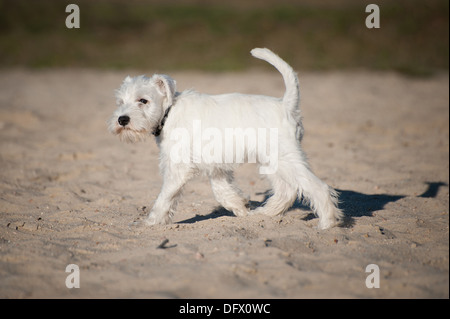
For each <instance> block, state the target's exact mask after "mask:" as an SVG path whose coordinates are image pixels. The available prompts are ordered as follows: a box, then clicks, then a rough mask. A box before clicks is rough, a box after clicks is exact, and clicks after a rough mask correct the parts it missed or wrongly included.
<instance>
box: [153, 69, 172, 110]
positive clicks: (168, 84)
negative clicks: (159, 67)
mask: <svg viewBox="0 0 450 319" xmlns="http://www.w3.org/2000/svg"><path fill="white" fill-rule="evenodd" d="M153 79H154V83H155V85H156V89H157V90H158V91H159V93H161V95H163V96H165V97H166V99H167V105H166V107H168V106H171V105H172V103H173V97H174V96H175V92H176V82H175V80H174V79H172V78H171V77H170V76H168V75H163V74H155V75H154V76H153Z"/></svg>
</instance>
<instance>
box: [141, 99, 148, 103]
mask: <svg viewBox="0 0 450 319" xmlns="http://www.w3.org/2000/svg"><path fill="white" fill-rule="evenodd" d="M139 102H140V103H142V104H147V103H148V101H147V100H146V99H140V100H139Z"/></svg>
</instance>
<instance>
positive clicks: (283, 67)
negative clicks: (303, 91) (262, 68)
mask: <svg viewBox="0 0 450 319" xmlns="http://www.w3.org/2000/svg"><path fill="white" fill-rule="evenodd" d="M250 53H251V54H252V55H253V56H254V57H255V58H258V59H261V60H264V61H267V62H269V63H270V64H272V65H273V66H274V67H275V68H276V69H277V70H278V71H279V72H280V73H281V75H282V76H283V80H284V85H285V86H286V92H285V93H284V96H283V105H284V107H285V108H286V111H288V112H287V113H288V114H289V115H290V117H291V118H292V119H293V120H294V121H295V122H296V125H297V131H296V137H297V140H299V141H301V140H302V137H303V125H302V119H301V115H300V108H299V103H300V88H299V85H298V78H297V74H296V73H295V72H294V70H293V69H292V67H291V66H290V65H289V64H287V63H286V62H285V61H284V60H283V59H282V58H280V57H279V56H278V55H276V54H275V53H273V52H272V51H270V50H269V49H267V48H264V49H261V48H255V49H253V50H251V51H250Z"/></svg>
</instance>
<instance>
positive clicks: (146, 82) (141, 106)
mask: <svg viewBox="0 0 450 319" xmlns="http://www.w3.org/2000/svg"><path fill="white" fill-rule="evenodd" d="M175 91H176V86H175V81H174V80H173V79H172V78H171V77H169V76H167V75H160V74H155V75H153V76H152V77H150V78H149V77H146V76H143V75H141V76H137V77H134V78H131V77H129V76H127V77H126V78H125V80H124V81H123V83H122V85H121V86H120V88H119V89H118V90H116V104H117V109H116V111H115V112H114V114H113V116H112V118H111V119H110V122H109V130H110V131H111V133H113V134H116V135H118V136H119V137H120V139H121V140H122V141H125V142H137V141H142V140H144V139H145V138H146V137H147V136H149V135H150V134H152V133H153V134H154V133H155V132H156V130H157V129H158V127H159V126H160V123H161V120H162V118H163V117H164V114H165V112H166V110H167V109H168V108H169V107H170V106H171V105H172V103H173V98H174V96H175Z"/></svg>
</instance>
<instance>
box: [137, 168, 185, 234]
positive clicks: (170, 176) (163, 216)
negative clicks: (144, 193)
mask: <svg viewBox="0 0 450 319" xmlns="http://www.w3.org/2000/svg"><path fill="white" fill-rule="evenodd" d="M191 177H192V174H191V172H190V170H189V169H186V168H182V169H180V168H179V167H178V168H177V169H176V173H175V172H174V170H173V168H172V169H170V168H169V169H168V170H166V172H165V173H164V182H163V186H162V189H161V192H160V193H159V195H158V198H157V199H156V201H155V204H154V205H153V208H152V210H151V211H150V213H149V215H148V217H147V219H146V220H145V223H146V224H147V225H156V224H162V225H166V224H170V223H171V222H172V217H173V214H174V212H175V209H176V204H177V198H178V197H179V195H180V194H181V190H182V188H183V186H184V185H185V184H186V182H187V181H188V180H189V179H190V178H191Z"/></svg>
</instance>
